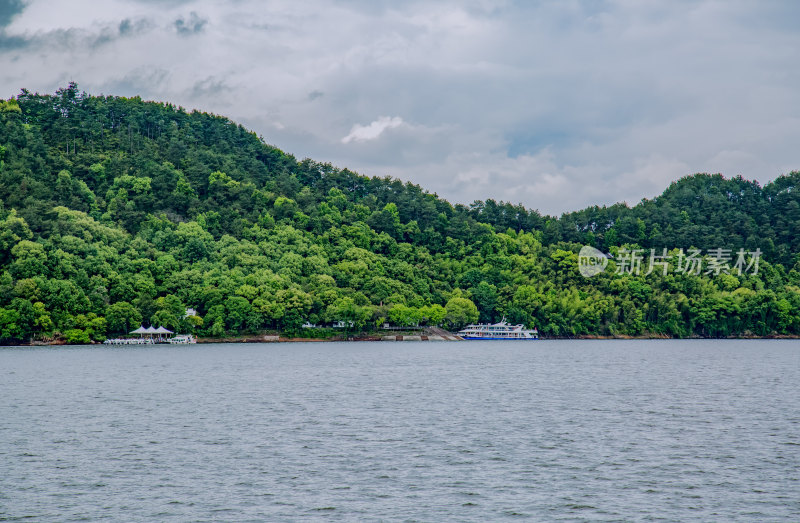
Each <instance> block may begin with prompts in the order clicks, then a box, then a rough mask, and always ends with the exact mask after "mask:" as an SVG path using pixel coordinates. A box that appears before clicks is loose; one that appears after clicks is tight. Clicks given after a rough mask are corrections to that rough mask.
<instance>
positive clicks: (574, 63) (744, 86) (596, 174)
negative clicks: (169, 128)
mask: <svg viewBox="0 0 800 523" xmlns="http://www.w3.org/2000/svg"><path fill="white" fill-rule="evenodd" d="M96 4H97V5H96ZM100 4H102V6H100V7H98V5H99V4H98V3H97V2H90V1H89V0H71V1H70V2H66V1H62V0H58V1H53V0H29V1H28V2H27V3H26V8H25V10H24V11H23V12H22V13H20V14H19V15H17V16H15V17H14V18H13V21H12V22H11V24H10V25H9V26H8V27H6V28H5V30H4V34H3V33H2V32H0V70H2V71H3V74H2V75H0V93H2V94H1V96H3V97H8V96H11V95H13V94H15V93H16V92H18V91H19V89H20V88H22V87H25V88H28V89H30V90H32V91H39V92H53V91H55V89H57V88H58V87H60V86H63V85H65V84H66V83H67V82H69V81H70V80H75V81H77V82H78V83H79V85H80V87H81V88H83V89H85V90H87V91H89V92H92V93H98V94H99V93H104V94H119V95H125V96H129V95H134V94H139V95H141V96H142V97H143V98H145V99H154V100H159V101H171V102H173V103H176V104H179V105H183V106H184V107H187V108H198V109H201V110H206V111H211V112H215V113H217V114H224V115H226V116H229V117H230V118H232V119H234V120H236V121H240V122H242V123H243V124H244V125H247V126H249V127H250V128H252V129H253V130H254V131H256V132H257V133H258V134H261V135H263V136H264V138H265V139H266V140H267V141H268V142H269V143H273V144H275V145H277V146H278V147H280V148H281V149H283V150H285V151H287V152H290V153H293V154H295V155H296V156H297V157H311V158H314V159H317V160H320V161H330V162H332V163H334V164H336V165H339V166H341V167H348V168H351V169H353V170H357V171H359V172H361V173H363V174H367V175H376V176H384V175H392V176H397V177H400V178H401V179H403V180H409V181H413V182H415V183H419V184H421V185H422V186H423V187H425V188H428V189H430V190H433V191H436V192H437V193H438V194H440V195H441V196H444V197H447V198H448V199H451V200H452V201H454V202H464V203H469V202H471V201H472V200H474V199H485V198H494V199H496V200H500V199H503V200H510V201H512V202H514V203H523V204H525V205H527V206H529V207H532V208H538V209H540V210H541V211H543V212H548V213H560V212H563V211H569V210H576V209H580V208H582V207H585V206H587V205H592V204H611V203H614V202H616V201H623V200H624V201H628V202H629V203H631V204H633V203H636V202H637V201H639V199H641V198H642V197H652V196H655V195H656V194H658V193H660V192H661V191H662V190H663V189H664V188H665V187H666V185H667V184H668V182H669V181H671V180H674V179H677V178H679V177H681V176H684V175H686V174H691V173H693V172H703V171H705V172H720V171H721V172H723V174H726V175H728V176H734V175H737V174H742V175H743V176H745V177H748V178H757V179H758V180H759V181H760V182H762V183H764V182H766V181H768V180H770V179H772V178H775V177H776V176H778V175H780V174H782V173H784V172H786V171H787V170H789V169H797V168H798V167H800V159H798V155H797V146H796V144H797V143H798V142H800V90H798V89H796V86H797V85H798V84H800V69H798V68H797V67H796V64H798V63H800V31H798V29H797V28H796V24H793V23H792V22H793V21H794V20H797V19H798V17H799V16H800V4H796V3H793V2H785V3H782V2H771V3H761V4H758V5H756V4H751V3H746V2H718V1H715V0H708V1H702V0H701V1H698V2H692V3H689V4H686V3H669V2H667V3H641V2H629V1H626V0H609V1H607V2H573V1H570V2H541V3H538V2H537V3H533V2H520V3H515V2H506V1H501V0H499V1H492V0H474V1H466V2H455V1H445V2H437V3H429V2H416V1H409V2H401V3H396V2H363V1H358V0H339V1H336V2H332V1H325V0H309V1H308V2H295V1H293V0H270V1H261V0H238V1H237V2H230V3H220V2H216V1H213V0H176V1H171V2H156V1H151V0H138V1H137V0H108V1H107V2H101V3H100ZM192 13H195V15H194V16H193V15H192ZM126 20H127V22H126ZM181 20H183V21H184V24H180V23H178V25H179V26H180V27H183V28H185V27H186V21H192V20H194V21H195V22H197V23H195V24H193V25H192V27H194V28H196V29H197V30H196V31H194V32H191V31H189V32H187V31H183V32H180V31H178V30H176V27H177V26H176V22H178V21H181ZM4 37H5V38H6V40H5V44H4V40H3V38H4ZM21 42H22V43H21ZM4 45H5V47H4ZM312 94H313V95H312ZM377 115H395V116H381V117H377ZM400 115H402V117H401V116H400ZM358 122H365V123H358ZM409 122H413V125H412V124H409ZM354 123H355V125H354Z"/></svg>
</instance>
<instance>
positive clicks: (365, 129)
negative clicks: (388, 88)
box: [342, 116, 403, 143]
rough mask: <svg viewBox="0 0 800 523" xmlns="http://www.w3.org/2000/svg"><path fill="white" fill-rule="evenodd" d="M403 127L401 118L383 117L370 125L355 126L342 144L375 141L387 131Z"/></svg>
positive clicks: (343, 139)
mask: <svg viewBox="0 0 800 523" xmlns="http://www.w3.org/2000/svg"><path fill="white" fill-rule="evenodd" d="M401 125H403V119H402V118H400V117H399V116H394V117H391V118H390V117H388V116H381V117H380V118H378V119H377V120H375V121H374V122H372V123H370V124H369V125H359V124H355V125H354V126H353V128H352V129H350V134H348V135H347V136H345V137H344V138H342V143H350V142H366V141H369V140H375V139H376V138H378V137H379V136H380V135H381V134H383V132H384V131H385V130H386V129H394V128H395V127H400V126H401Z"/></svg>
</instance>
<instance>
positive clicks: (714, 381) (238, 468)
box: [0, 340, 800, 521]
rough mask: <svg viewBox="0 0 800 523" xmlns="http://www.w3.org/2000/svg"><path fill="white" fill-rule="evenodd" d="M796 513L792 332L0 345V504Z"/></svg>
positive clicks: (289, 512)
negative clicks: (666, 337) (779, 335)
mask: <svg viewBox="0 0 800 523" xmlns="http://www.w3.org/2000/svg"><path fill="white" fill-rule="evenodd" d="M526 517H527V518H531V519H534V520H547V521H552V520H558V519H568V520H581V519H586V520H632V519H633V520H648V519H658V518H665V519H668V520H704V521H709V520H721V521H729V520H741V521H757V520H761V521H764V520H769V521H780V520H786V521H798V520H800V343H798V342H796V341H744V340H742V341H739V340H720V341H697V340H687V341H547V340H543V341H536V342H502V341H499V342H477V341H476V342H464V343H453V342H450V343H434V342H427V343H426V342H421V343H408V342H403V343H389V342H376V343H367V342H365V343H289V344H254V345H244V344H239V345H234V344H218V345H195V346H184V347H181V346H153V347H105V346H93V347H58V348H30V347H28V348H0V520H12V521H13V520H16V519H31V520H43V521H72V520H91V521H94V520H100V519H107V520H111V521H263V520H273V521H274V520H295V519H304V520H320V521H329V520H348V521H351V520H356V519H359V520H361V519H365V520H378V519H386V520H422V521H443V520H460V521H498V520H504V519H518V518H526Z"/></svg>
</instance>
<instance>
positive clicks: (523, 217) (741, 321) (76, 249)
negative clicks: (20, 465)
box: [0, 84, 800, 343]
mask: <svg viewBox="0 0 800 523" xmlns="http://www.w3.org/2000/svg"><path fill="white" fill-rule="evenodd" d="M798 182H800V173H796V172H795V173H790V174H788V175H785V176H782V177H780V178H778V179H777V180H775V181H774V182H772V183H769V184H767V185H765V186H763V187H762V186H760V185H759V184H758V183H756V182H752V181H748V180H744V179H741V178H734V179H726V178H724V177H722V176H720V175H705V174H698V175H694V176H689V177H686V178H684V179H682V180H679V181H677V182H675V183H673V184H672V185H671V186H670V187H669V188H667V190H666V191H665V192H664V193H663V194H662V195H660V196H658V197H656V198H654V199H653V200H643V201H642V202H641V203H639V204H638V205H636V206H634V207H632V208H629V207H628V206H626V205H624V204H617V205H614V206H611V207H602V208H601V207H591V208H588V209H585V210H582V211H579V212H574V213H569V214H565V215H563V216H561V217H560V218H557V217H549V216H542V215H540V214H539V213H538V212H536V211H531V210H528V209H525V208H524V207H522V206H520V205H512V204H507V203H503V202H500V203H498V202H495V201H493V200H487V201H485V202H475V203H474V204H472V205H470V206H464V205H455V206H454V205H451V204H450V203H448V202H447V201H444V200H442V199H441V198H438V197H437V196H436V195H434V194H430V193H427V192H426V191H425V190H424V189H423V188H421V187H419V186H416V185H413V184H410V183H405V184H404V183H402V182H400V181H399V180H395V179H390V178H369V177H366V176H361V175H359V174H357V173H354V172H351V171H349V170H347V169H340V168H336V167H334V166H332V165H330V164H323V163H318V162H314V161H312V160H302V161H298V160H297V159H295V158H294V157H293V156H291V155H289V154H286V153H284V152H283V151H281V150H279V149H277V148H275V147H272V146H269V145H267V144H265V143H264V141H263V140H262V139H260V138H259V137H258V136H256V135H255V134H254V133H252V132H250V131H248V130H246V129H244V128H243V127H241V126H239V125H236V124H235V123H233V122H231V121H229V120H227V119H226V118H223V117H220V116H215V115H211V114H207V113H202V112H197V111H192V112H187V111H185V110H184V109H182V108H180V107H176V106H173V105H170V104H164V103H153V102H144V101H142V100H140V99H139V98H120V97H110V96H109V97H96V96H89V95H87V94H86V93H83V92H80V91H79V90H78V88H77V86H76V85H75V84H70V85H69V86H68V87H66V88H63V89H59V90H58V91H57V92H56V93H55V94H54V95H40V94H32V93H30V92H28V91H26V90H23V91H22V92H21V93H20V94H19V95H18V96H16V97H14V98H11V99H9V100H7V101H2V100H0V200H1V201H0V204H1V205H2V206H1V207H0V267H1V269H0V342H2V343H15V342H19V341H25V340H30V339H52V338H54V337H60V338H64V339H67V340H68V341H70V342H86V341H89V340H90V339H91V340H102V339H104V338H105V337H106V336H110V335H113V334H117V333H122V332H127V331H128V330H130V329H133V328H135V327H138V326H139V324H140V323H144V324H145V325H148V324H151V323H153V324H157V325H164V326H166V327H169V328H172V329H177V330H180V331H184V332H188V331H192V332H195V333H197V334H200V335H205V336H223V335H226V334H237V333H258V332H264V331H266V330H280V331H283V332H288V333H296V332H299V331H300V325H301V324H302V323H303V322H305V321H310V322H312V323H325V322H332V321H338V320H343V321H352V322H353V323H354V325H355V327H356V328H357V329H368V328H370V327H373V328H374V326H375V325H378V324H382V323H383V322H384V321H389V322H393V323H395V324H398V325H412V324H416V323H420V324H421V325H425V324H444V325H445V326H447V327H450V328H458V327H460V326H461V325H463V324H465V323H467V322H471V321H476V320H478V319H480V320H481V321H493V320H499V319H500V318H501V317H502V316H506V317H507V318H508V319H509V321H513V322H523V323H526V324H528V325H529V326H536V327H538V328H539V329H540V331H541V332H542V334H543V335H545V336H547V335H550V336H568V335H569V336H571V335H584V334H598V335H617V334H627V335H647V334H663V335H667V336H676V337H684V336H690V335H701V336H728V335H749V334H752V335H773V334H798V333H800V287H798V285H800V265H799V264H798V258H797V252H798V247H800V246H799V245H798V243H799V242H800V195H798V192H797V191H796V190H795V187H796V185H797V184H798ZM584 244H589V245H593V246H595V247H597V248H599V249H600V250H601V251H603V252H606V253H610V255H611V256H613V257H614V260H612V261H610V262H609V264H608V267H607V268H606V270H605V271H603V272H602V273H601V274H599V275H597V276H594V277H591V278H586V277H584V276H582V275H581V274H580V273H579V271H578V255H577V253H578V251H579V250H580V248H581V247H582V246H583V245H584ZM691 247H697V248H699V249H700V250H702V253H703V254H705V255H707V254H708V253H709V252H710V251H711V250H712V249H727V250H730V259H729V260H728V263H727V265H724V266H723V267H722V269H721V270H714V265H713V263H712V262H713V260H709V259H708V256H706V259H705V264H704V265H703V266H702V268H701V269H699V270H698V271H696V273H692V272H687V271H680V270H677V269H678V268H679V267H680V266H681V263H682V261H683V256H682V254H681V252H679V251H677V250H673V251H671V253H670V257H669V261H670V263H671V265H670V266H669V270H666V274H665V271H662V270H661V267H658V268H656V269H655V270H652V271H651V272H650V273H649V274H645V273H646V272H648V271H647V270H641V271H633V270H631V269H632V267H631V265H632V263H629V264H628V266H627V267H626V262H625V260H626V256H629V255H628V254H627V253H630V252H632V251H633V250H634V249H637V248H642V249H644V251H642V252H641V253H640V254H641V255H642V257H643V260H642V265H643V269H646V267H644V266H646V265H647V261H648V257H649V256H650V249H651V248H654V249H656V253H657V254H661V253H662V249H663V248H668V249H685V250H687V251H688V249H689V248H691ZM740 249H742V250H743V251H745V252H746V257H745V258H744V261H745V262H746V263H747V265H748V267H745V268H746V269H749V270H744V271H742V270H741V268H742V267H739V269H740V270H735V267H734V265H735V262H736V261H737V251H739V250H740ZM634 252H635V251H634ZM754 252H759V253H761V258H760V260H758V266H757V270H756V267H755V264H754V262H755V261H756V259H757V258H758V255H757V254H756V255H754V254H751V253H754ZM634 260H635V256H634V257H633V258H630V260H629V262H632V261H634ZM707 273H708V274H707ZM740 273H741V274H740ZM187 308H194V309H195V310H196V311H197V314H196V315H194V316H185V311H186V309H187Z"/></svg>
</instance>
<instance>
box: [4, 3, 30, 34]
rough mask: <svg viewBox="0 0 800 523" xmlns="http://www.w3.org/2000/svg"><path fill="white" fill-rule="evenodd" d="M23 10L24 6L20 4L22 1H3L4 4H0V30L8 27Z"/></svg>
mask: <svg viewBox="0 0 800 523" xmlns="http://www.w3.org/2000/svg"><path fill="white" fill-rule="evenodd" d="M24 8H25V4H24V3H22V0H5V1H4V2H0V28H2V27H5V26H6V25H8V24H9V23H10V22H11V20H12V19H13V18H14V17H15V16H16V15H18V14H20V13H21V12H22V10H23V9H24Z"/></svg>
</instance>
